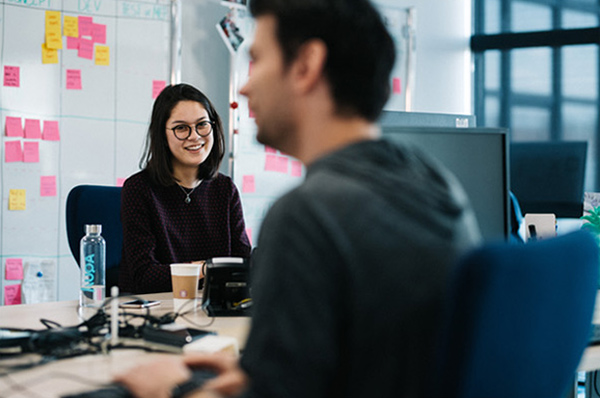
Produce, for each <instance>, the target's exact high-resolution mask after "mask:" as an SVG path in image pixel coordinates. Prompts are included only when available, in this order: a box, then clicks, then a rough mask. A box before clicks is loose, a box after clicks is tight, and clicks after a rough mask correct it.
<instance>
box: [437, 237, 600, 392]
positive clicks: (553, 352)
mask: <svg viewBox="0 0 600 398" xmlns="http://www.w3.org/2000/svg"><path fill="white" fill-rule="evenodd" d="M597 276H598V245H597V243H596V241H595V240H594V238H593V237H592V236H591V235H590V234H588V233H587V232H584V231H578V232H574V233H571V234H568V235H564V236H561V237H558V238H553V239H548V240H544V241H538V242H535V243H528V244H525V245H509V244H505V243H498V244H488V245H487V246H484V247H482V248H479V249H476V250H474V251H473V252H471V253H469V254H468V255H467V256H466V257H465V258H464V259H463V260H462V261H461V262H460V263H459V265H458V266H457V268H456V270H455V274H454V278H453V282H452V284H451V294H450V297H451V299H450V300H449V311H448V318H447V322H446V326H445V328H443V329H442V333H441V339H440V345H439V347H438V348H439V349H438V353H439V358H438V360H439V361H438V363H437V367H436V369H435V371H434V373H433V375H432V376H433V378H432V380H431V386H432V392H431V393H430V396H435V397H461V398H471V397H472V398H475V397H476V398H494V397H498V398H506V397H511V398H520V397H523V398H525V397H526V398H531V397H546V398H551V397H555V398H558V397H562V396H564V394H565V393H566V392H567V391H568V390H567V389H568V388H569V387H573V384H570V383H573V381H574V377H575V372H576V368H577V365H578V363H579V360H580V358H581V356H582V354H583V351H584V349H585V347H586V345H587V343H588V338H589V336H590V331H591V320H592V315H593V310H594V303H595V297H596V291H597V280H598V279H597Z"/></svg>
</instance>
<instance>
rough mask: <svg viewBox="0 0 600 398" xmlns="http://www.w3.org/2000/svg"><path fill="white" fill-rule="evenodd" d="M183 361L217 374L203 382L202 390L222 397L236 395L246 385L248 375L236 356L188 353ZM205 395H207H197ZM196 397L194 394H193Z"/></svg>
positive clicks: (244, 388)
mask: <svg viewBox="0 0 600 398" xmlns="http://www.w3.org/2000/svg"><path fill="white" fill-rule="evenodd" d="M184 362H185V364H186V365H187V366H189V367H190V368H207V369H211V370H213V371H215V372H216V373H217V374H218V376H217V377H216V378H214V379H212V380H209V381H207V382H206V384H204V387H203V388H202V391H203V392H205V393H215V394H216V395H218V396H222V397H237V396H239V395H240V394H241V393H243V392H244V391H245V390H246V388H247V387H248V376H247V375H246V373H244V371H243V370H242V369H241V368H240V366H239V359H238V357H236V356H234V355H231V354H226V353H215V354H188V355H186V356H185V357H184ZM200 396H203V397H204V396H206V397H208V396H209V395H198V397H200ZM194 397H196V395H194Z"/></svg>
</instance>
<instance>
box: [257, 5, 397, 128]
mask: <svg viewBox="0 0 600 398" xmlns="http://www.w3.org/2000/svg"><path fill="white" fill-rule="evenodd" d="M250 12H251V13H252V15H253V16H254V17H260V16H263V15H272V16H274V17H275V19H276V20H277V32H276V35H277V39H278V41H279V45H280V46H281V49H282V52H283V56H284V60H285V62H286V63H287V64H289V63H291V62H292V61H293V60H294V59H295V58H296V56H297V54H298V50H299V48H300V47H301V46H302V44H304V43H305V42H306V41H308V40H311V39H320V40H322V41H323V42H324V43H325V44H326V45H327V51H328V55H327V62H326V64H325V75H326V77H327V79H328V81H329V83H330V84H331V89H332V95H333V98H334V100H335V102H336V106H337V109H336V111H337V113H338V114H340V115H347V116H351V115H356V114H358V115H360V116H362V117H364V118H366V119H367V120H369V121H375V120H376V119H377V118H378V117H379V115H380V114H381V111H382V109H383V106H384V105H385V103H386V102H387V100H388V98H389V95H390V73H391V70H392V68H393V66H394V61H395V58H396V55H395V46H394V41H393V39H392V37H391V36H390V34H389V32H388V31H387V29H386V27H385V25H384V23H383V21H382V19H381V16H380V15H379V13H378V12H377V10H376V9H375V8H374V7H373V5H372V4H371V3H370V1H369V0H250Z"/></svg>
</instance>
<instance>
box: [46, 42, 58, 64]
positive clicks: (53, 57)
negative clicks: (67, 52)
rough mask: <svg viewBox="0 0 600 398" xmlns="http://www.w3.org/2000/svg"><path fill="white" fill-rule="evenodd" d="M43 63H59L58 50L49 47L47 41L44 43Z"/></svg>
mask: <svg viewBox="0 0 600 398" xmlns="http://www.w3.org/2000/svg"><path fill="white" fill-rule="evenodd" d="M42 63H43V64H57V63H58V50H56V49H54V48H48V46H47V45H46V43H42Z"/></svg>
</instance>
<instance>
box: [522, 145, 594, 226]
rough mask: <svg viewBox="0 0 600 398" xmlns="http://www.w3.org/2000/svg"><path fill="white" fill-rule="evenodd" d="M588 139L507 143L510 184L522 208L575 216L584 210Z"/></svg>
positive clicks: (531, 211)
mask: <svg viewBox="0 0 600 398" xmlns="http://www.w3.org/2000/svg"><path fill="white" fill-rule="evenodd" d="M586 155H587V142H585V141H571V142H566V141H565V142H519V143H512V144H511V145H510V183H511V190H512V191H513V193H514V194H515V196H516V197H517V200H518V201H519V205H520V206H521V211H522V213H523V214H526V213H554V214H555V215H556V216H557V217H566V218H578V217H581V215H582V213H583V185H584V179H585V162H586Z"/></svg>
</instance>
